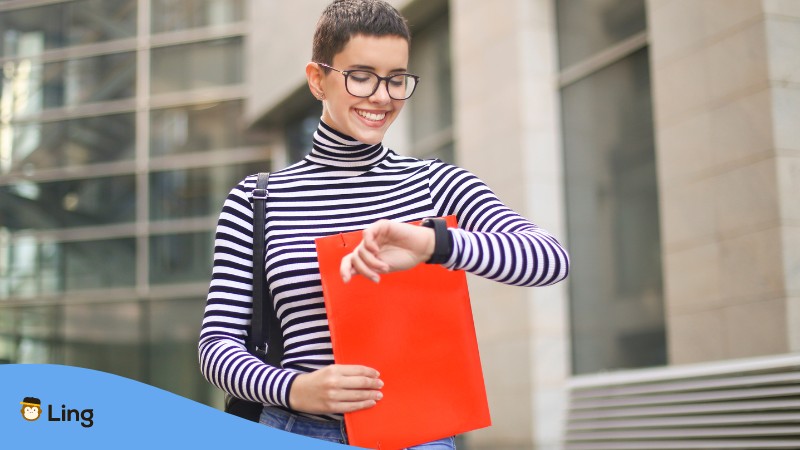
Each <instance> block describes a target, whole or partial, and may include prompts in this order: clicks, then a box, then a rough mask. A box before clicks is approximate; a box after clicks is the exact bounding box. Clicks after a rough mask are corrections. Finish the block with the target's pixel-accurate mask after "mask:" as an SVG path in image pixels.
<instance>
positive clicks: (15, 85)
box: [0, 52, 136, 121]
mask: <svg viewBox="0 0 800 450" xmlns="http://www.w3.org/2000/svg"><path fill="white" fill-rule="evenodd" d="M2 73H3V80H2V83H0V98H2V99H3V105H4V106H5V107H6V108H8V111H4V114H5V115H6V116H7V117H8V119H9V120H11V121H13V120H15V119H20V118H25V117H26V116H31V115H35V114H38V113H41V112H42V111H43V110H45V109H50V108H62V107H66V106H78V105H85V104H87V103H94V102H101V101H109V100H120V99H126V98H130V97H133V96H134V95H135V92H136V54H135V53H133V52H126V53H115V54H111V55H100V56H93V57H90V58H81V59H71V60H67V61H59V62H52V63H45V64H42V63H39V62H33V61H31V60H28V59H25V60H20V61H16V62H14V61H9V62H6V63H5V64H4V65H3V71H2ZM6 105H9V106H6Z"/></svg>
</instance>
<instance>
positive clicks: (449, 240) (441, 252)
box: [420, 218, 453, 264]
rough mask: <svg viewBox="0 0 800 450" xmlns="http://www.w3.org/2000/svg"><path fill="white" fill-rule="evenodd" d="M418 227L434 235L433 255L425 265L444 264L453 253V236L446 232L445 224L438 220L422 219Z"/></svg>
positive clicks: (443, 221)
mask: <svg viewBox="0 0 800 450" xmlns="http://www.w3.org/2000/svg"><path fill="white" fill-rule="evenodd" d="M420 225H422V226H423V227H427V228H430V229H432V230H433V235H434V244H433V254H432V255H431V259H429V260H427V261H425V263H426V264H444V263H446V262H447V260H448V259H450V255H451V254H452V253H453V236H452V235H450V232H449V231H448V230H447V222H445V220H444V219H439V218H434V219H424V220H423V221H422V223H421V224H420Z"/></svg>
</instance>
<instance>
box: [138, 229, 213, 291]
mask: <svg viewBox="0 0 800 450" xmlns="http://www.w3.org/2000/svg"><path fill="white" fill-rule="evenodd" d="M213 246H214V236H213V232H211V231H208V232H202V233H186V234H171V235H163V236H153V237H151V238H150V282H151V283H153V284H165V283H185V282H190V281H206V280H209V279H211V262H212V259H213V257H214V248H213Z"/></svg>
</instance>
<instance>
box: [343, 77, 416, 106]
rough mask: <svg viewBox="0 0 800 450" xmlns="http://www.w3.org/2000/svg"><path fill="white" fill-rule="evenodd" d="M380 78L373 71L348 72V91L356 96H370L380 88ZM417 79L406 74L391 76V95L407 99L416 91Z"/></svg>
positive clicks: (389, 88) (389, 80)
mask: <svg viewBox="0 0 800 450" xmlns="http://www.w3.org/2000/svg"><path fill="white" fill-rule="evenodd" d="M380 81H381V80H380V79H379V78H378V76H377V75H376V74H374V73H372V72H366V71H361V70H353V71H351V72H348V76H347V86H346V87H347V92H349V93H350V94H352V95H355V96H356V97H369V96H370V95H372V94H374V93H375V91H376V90H377V89H378V88H379V86H378V84H380ZM416 82H417V80H416V79H415V78H414V77H412V76H410V75H406V74H397V75H393V76H391V77H389V79H388V80H387V82H386V88H387V89H388V91H389V97H391V98H393V99H395V100H405V99H407V98H408V97H410V96H411V94H413V93H414V88H415V87H416Z"/></svg>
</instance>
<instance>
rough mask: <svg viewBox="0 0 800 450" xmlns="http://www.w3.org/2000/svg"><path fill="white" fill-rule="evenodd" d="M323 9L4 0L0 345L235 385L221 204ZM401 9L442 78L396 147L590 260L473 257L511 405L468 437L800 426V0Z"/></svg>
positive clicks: (293, 76) (477, 289)
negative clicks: (204, 347) (203, 326)
mask: <svg viewBox="0 0 800 450" xmlns="http://www.w3.org/2000/svg"><path fill="white" fill-rule="evenodd" d="M327 3H328V1H327V0H293V1H291V2H290V1H280V0H249V1H248V0H71V1H59V0H0V68H2V83H0V363H54V364H67V365H74V366H80V367H87V368H92V369H97V370H102V371H105V372H110V373H115V374H119V375H122V376H125V377H129V378H133V379H136V380H140V381H142V382H145V383H148V384H151V385H154V386H157V387H160V388H163V389H166V390H169V391H172V392H175V393H177V394H179V395H182V396H185V397H188V398H191V399H194V400H197V401H199V402H202V403H206V404H209V405H212V406H215V407H219V406H220V405H221V398H222V396H221V393H220V391H218V390H216V389H215V388H213V387H212V386H211V385H210V384H208V383H207V382H206V381H205V380H204V379H203V378H202V377H201V375H200V373H199V369H198V364H197V351H196V340H197V336H198V333H199V325H200V322H201V320H202V313H203V307H204V301H205V293H206V290H207V287H208V282H209V278H210V269H211V255H212V251H213V232H214V227H215V222H216V217H217V214H218V213H219V209H220V207H221V205H222V201H223V200H224V198H225V196H226V195H227V193H228V191H229V190H230V189H231V187H233V186H234V185H235V184H236V183H237V182H238V181H239V180H240V179H241V178H243V177H244V176H245V175H247V174H251V173H255V172H258V171H264V170H277V169H280V168H282V167H285V166H286V165H288V164H290V163H292V162H294V161H297V160H298V159H301V158H302V157H303V155H304V154H305V153H306V152H307V151H308V149H309V148H310V138H311V133H313V131H314V129H315V128H316V126H317V123H318V121H319V116H320V112H321V109H320V105H319V102H317V101H316V100H315V99H314V98H313V97H312V96H311V95H310V93H309V92H308V89H307V86H306V83H305V75H304V67H305V64H306V63H307V62H308V61H309V59H310V52H311V36H312V33H313V29H314V25H315V23H316V20H317V18H318V17H319V13H320V12H321V11H322V9H323V8H324V7H325V5H326V4H327ZM391 3H392V4H394V5H395V6H396V7H398V9H400V10H401V11H402V12H403V13H404V14H405V15H406V17H407V18H408V19H409V22H410V25H411V30H412V34H413V40H412V44H411V60H410V63H409V67H410V71H411V72H413V73H416V74H418V75H420V76H421V77H422V81H421V83H420V86H419V88H418V90H417V92H416V93H415V96H414V98H413V99H412V100H410V101H409V102H407V104H406V107H405V108H406V112H405V113H404V114H403V115H402V116H401V117H400V118H399V119H398V121H397V122H396V123H395V125H394V126H393V128H392V130H390V133H389V134H388V135H387V137H386V141H385V144H387V145H388V146H389V147H391V148H393V149H395V150H396V151H397V152H399V153H401V154H406V155H414V156H419V157H423V158H431V157H435V158H440V159H443V160H446V161H450V162H454V163H456V164H459V165H460V166H462V167H465V168H467V169H469V170H471V171H473V172H474V173H476V174H477V175H478V176H479V177H481V178H482V179H483V180H484V181H486V182H487V184H489V186H490V187H492V189H493V190H494V191H495V192H496V193H497V194H498V195H499V196H500V197H501V199H503V200H504V201H505V202H506V203H507V204H508V205H509V206H511V207H513V208H515V209H516V210H518V211H520V212H521V213H523V214H524V215H526V216H527V217H529V218H531V219H532V220H533V221H534V222H536V223H537V224H539V225H540V226H542V227H544V228H546V229H548V230H549V231H551V232H552V233H553V234H555V235H556V236H558V237H559V238H560V239H561V240H562V241H563V242H564V243H565V244H566V246H567V248H568V249H569V251H570V255H571V260H572V272H571V274H570V278H569V280H568V282H565V283H562V284H561V285H557V286H553V287H547V288H535V289H523V288H515V287H509V286H503V285H499V284H495V283H491V282H487V281H485V280H481V279H477V278H473V277H471V278H470V285H471V293H472V302H473V312H474V314H475V322H476V329H477V333H478V338H479V342H480V350H481V358H482V362H483V367H484V375H485V379H486V384H487V390H488V394H489V400H490V405H491V411H492V417H493V422H494V425H493V426H492V427H491V428H488V429H485V430H480V431H476V432H473V433H469V434H467V435H465V436H462V437H460V448H463V449H501V450H512V449H514V450H515V449H561V448H568V449H576V450H577V449H620V448H632V449H639V448H659V449H672V448H676V449H677V448H800V437H798V436H800V200H799V199H800V1H797V0H646V1H645V0H491V1H490V0H394V1H392V2H391Z"/></svg>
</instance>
